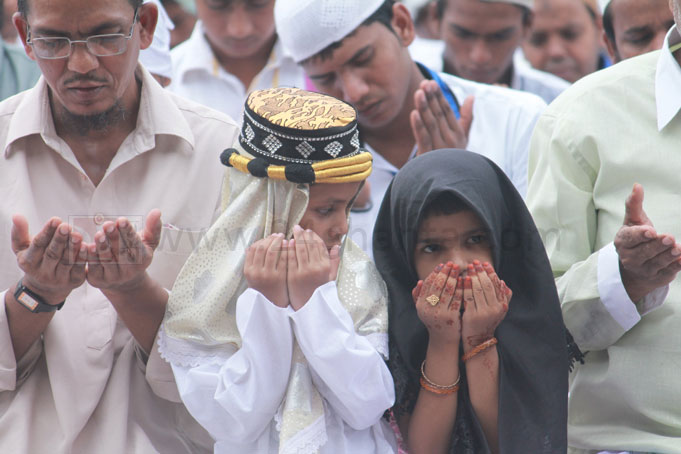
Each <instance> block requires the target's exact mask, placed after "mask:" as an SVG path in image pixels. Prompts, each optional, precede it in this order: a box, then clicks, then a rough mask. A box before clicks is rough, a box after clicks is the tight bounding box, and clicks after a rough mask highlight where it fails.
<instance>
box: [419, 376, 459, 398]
mask: <svg viewBox="0 0 681 454" xmlns="http://www.w3.org/2000/svg"><path fill="white" fill-rule="evenodd" d="M420 382H421V388H423V389H425V390H426V391H428V392H431V393H433V394H440V395H448V394H454V393H455V392H457V391H458V390H459V384H458V380H457V384H456V385H455V386H452V387H451V388H445V387H437V388H436V387H435V386H432V385H431V384H430V383H428V382H427V381H426V380H425V379H424V378H423V377H421V380H420Z"/></svg>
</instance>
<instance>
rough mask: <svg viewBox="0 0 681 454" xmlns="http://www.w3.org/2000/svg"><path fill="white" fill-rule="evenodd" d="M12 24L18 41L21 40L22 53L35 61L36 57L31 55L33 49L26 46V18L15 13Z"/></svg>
mask: <svg viewBox="0 0 681 454" xmlns="http://www.w3.org/2000/svg"><path fill="white" fill-rule="evenodd" d="M12 23H13V24H14V28H16V29H17V32H18V33H19V39H21V44H22V45H23V46H24V52H26V55H28V56H29V57H30V58H31V60H35V59H36V56H35V54H34V53H33V48H32V47H31V46H29V45H28V44H26V40H27V39H28V22H26V18H25V17H24V15H23V14H21V13H20V12H18V11H17V12H16V13H14V14H13V15H12Z"/></svg>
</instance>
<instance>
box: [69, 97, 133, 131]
mask: <svg viewBox="0 0 681 454" xmlns="http://www.w3.org/2000/svg"><path fill="white" fill-rule="evenodd" d="M127 114H128V112H127V110H126V109H125V107H124V106H123V104H122V103H121V100H120V99H117V100H116V101H115V102H114V104H113V105H112V106H111V107H110V108H108V109H107V110H105V111H103V112H97V113H94V114H90V115H78V114H74V113H72V112H69V111H68V110H66V109H64V110H63V111H62V112H60V117H61V118H60V120H61V122H62V124H63V125H65V126H66V127H67V128H68V129H70V130H71V131H73V132H75V133H76V134H78V135H80V136H87V135H88V134H89V133H91V132H106V131H107V130H108V129H109V128H110V127H112V126H116V125H118V124H119V123H120V122H122V121H124V120H125V118H126V116H127Z"/></svg>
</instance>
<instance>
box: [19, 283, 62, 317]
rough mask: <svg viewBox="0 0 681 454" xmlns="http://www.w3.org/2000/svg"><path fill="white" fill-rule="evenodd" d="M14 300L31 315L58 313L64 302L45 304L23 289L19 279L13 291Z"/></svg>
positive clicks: (36, 296) (39, 298) (39, 297)
mask: <svg viewBox="0 0 681 454" xmlns="http://www.w3.org/2000/svg"><path fill="white" fill-rule="evenodd" d="M14 299H16V300H17V301H19V303H21V305H22V306H24V307H25V308H26V309H28V310H29V311H31V312H33V313H37V312H54V311H58V310H59V309H61V307H62V306H63V305H64V303H65V302H66V300H64V301H62V302H61V303H59V304H47V303H46V302H45V301H44V300H43V298H42V297H41V296H39V295H38V294H36V293H35V292H33V291H31V290H29V289H27V288H26V287H24V284H23V282H22V280H21V279H19V283H18V284H17V289H16V290H15V291H14Z"/></svg>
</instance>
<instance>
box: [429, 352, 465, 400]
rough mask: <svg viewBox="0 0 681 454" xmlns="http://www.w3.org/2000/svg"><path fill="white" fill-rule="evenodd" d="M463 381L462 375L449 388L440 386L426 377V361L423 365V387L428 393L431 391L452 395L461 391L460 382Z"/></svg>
mask: <svg viewBox="0 0 681 454" xmlns="http://www.w3.org/2000/svg"><path fill="white" fill-rule="evenodd" d="M460 381H461V374H459V376H458V377H457V378H456V381H455V382H454V383H452V384H451V385H448V386H443V385H438V384H437V383H434V382H433V381H432V380H431V379H430V378H428V376H427V375H426V360H423V362H422V363H421V380H420V383H421V387H422V388H423V389H425V390H426V391H430V392H432V393H435V394H452V393H455V392H457V391H458V390H459V382H460Z"/></svg>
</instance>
